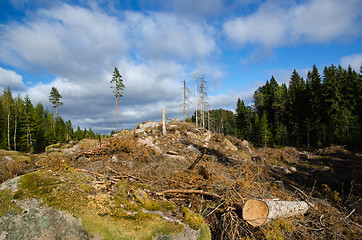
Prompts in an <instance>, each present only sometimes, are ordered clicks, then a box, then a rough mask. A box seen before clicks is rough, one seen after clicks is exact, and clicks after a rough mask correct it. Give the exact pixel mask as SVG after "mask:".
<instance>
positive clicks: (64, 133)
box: [0, 87, 99, 152]
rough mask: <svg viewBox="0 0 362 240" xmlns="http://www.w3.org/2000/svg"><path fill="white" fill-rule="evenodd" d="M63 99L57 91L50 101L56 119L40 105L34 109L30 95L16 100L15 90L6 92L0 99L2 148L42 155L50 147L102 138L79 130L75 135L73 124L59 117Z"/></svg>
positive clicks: (53, 93) (89, 131)
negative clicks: (74, 141)
mask: <svg viewBox="0 0 362 240" xmlns="http://www.w3.org/2000/svg"><path fill="white" fill-rule="evenodd" d="M60 98H61V95H60V94H59V92H58V91H57V89H56V88H54V87H53V88H52V91H51V93H50V96H49V101H50V102H51V103H52V104H54V105H55V107H56V114H57V116H55V117H54V113H52V112H50V111H49V110H48V109H47V108H44V106H43V104H41V103H40V102H39V103H38V104H36V106H35V107H34V105H33V104H32V102H31V100H30V98H29V96H28V95H27V96H25V97H24V98H22V97H21V96H20V95H18V96H17V97H13V95H12V92H11V89H10V88H9V87H8V88H7V89H5V90H4V92H3V94H2V95H0V148H1V149H6V150H15V151H22V152H42V151H44V149H45V147H46V146H48V145H50V144H54V143H58V142H59V143H64V142H68V141H69V140H71V139H72V140H81V139H83V138H96V137H99V134H96V133H94V132H93V131H92V129H89V130H87V129H84V130H82V129H80V127H79V126H78V128H77V129H76V130H75V131H74V129H73V127H72V123H71V121H70V120H68V121H64V120H63V119H62V117H60V116H58V106H60V105H61V104H62V102H60Z"/></svg>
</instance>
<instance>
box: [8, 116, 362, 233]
mask: <svg viewBox="0 0 362 240" xmlns="http://www.w3.org/2000/svg"><path fill="white" fill-rule="evenodd" d="M2 158H3V159H2V161H7V160H6V159H5V158H4V157H2ZM31 159H35V160H32V161H30V162H26V163H24V164H25V165H29V166H28V167H27V169H29V168H31V167H30V166H32V167H33V168H34V169H39V168H40V169H54V170H59V169H67V168H72V169H77V170H78V171H82V172H85V173H89V174H91V175H94V176H97V177H98V178H99V179H98V181H100V182H103V183H104V184H103V190H102V191H105V192H107V191H111V190H112V188H113V187H114V184H112V182H119V181H121V179H127V180H129V181H133V182H143V183H145V184H147V185H149V186H152V188H153V189H155V190H156V191H157V192H158V193H159V194H164V196H165V197H166V198H167V199H168V200H169V201H171V202H173V203H174V204H175V205H177V206H179V207H187V208H189V209H191V210H193V211H194V212H196V213H199V214H201V215H202V216H203V217H204V218H205V220H206V223H207V224H208V225H209V227H210V229H211V232H212V239H242V238H244V239H250V238H251V239H264V238H268V239H326V238H338V239H358V238H359V237H360V236H361V235H362V226H361V225H362V218H361V214H362V200H361V192H362V189H361V187H362V186H361V183H362V181H361V175H362V155H361V153H357V152H351V151H348V150H346V149H345V148H343V147H339V146H332V147H330V148H325V149H321V150H316V151H304V150H303V149H300V150H297V149H296V148H292V147H285V148H281V149H272V148H262V149H256V148H253V147H252V146H250V145H249V144H248V143H247V142H246V141H242V140H240V139H236V138H233V137H230V136H227V137H225V136H223V135H222V134H218V133H213V132H209V131H207V130H206V129H203V128H198V127H196V126H195V125H194V124H191V123H185V122H180V121H177V120H175V121H172V122H169V123H167V134H166V135H162V126H161V125H160V124H157V123H156V122H151V123H148V122H146V123H143V124H140V125H139V127H138V128H136V129H135V130H131V131H128V130H124V131H122V132H120V133H118V134H117V135H115V136H113V137H111V138H109V139H102V141H101V142H99V141H98V140H83V141H81V142H79V143H72V144H69V145H64V146H58V147H57V148H56V149H52V151H51V152H49V153H47V154H42V155H37V156H36V158H35V157H31ZM191 166H192V167H191ZM22 167H24V166H22ZM21 173H22V171H19V174H21ZM8 178H10V176H9V177H8ZM4 180H5V179H2V181H4ZM247 199H259V200H270V199H278V200H281V201H306V202H307V203H308V204H309V205H310V207H309V210H308V211H307V213H306V214H304V215H300V216H295V217H292V218H281V219H278V220H275V221H271V222H269V223H267V224H265V225H263V226H260V227H257V228H255V227H252V226H250V225H249V224H248V223H247V222H246V221H245V220H244V219H243V218H242V209H243V205H244V203H245V201H246V200H247Z"/></svg>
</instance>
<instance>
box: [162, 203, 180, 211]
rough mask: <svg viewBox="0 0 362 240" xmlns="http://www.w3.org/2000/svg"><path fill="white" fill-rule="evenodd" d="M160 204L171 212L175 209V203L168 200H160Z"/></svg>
mask: <svg viewBox="0 0 362 240" xmlns="http://www.w3.org/2000/svg"><path fill="white" fill-rule="evenodd" d="M160 205H161V208H162V209H163V210H165V211H167V212H173V211H175V209H176V206H175V204H173V203H171V202H168V201H161V203H160Z"/></svg>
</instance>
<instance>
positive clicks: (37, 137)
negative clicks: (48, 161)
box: [33, 103, 46, 152]
mask: <svg viewBox="0 0 362 240" xmlns="http://www.w3.org/2000/svg"><path fill="white" fill-rule="evenodd" d="M33 118H34V128H35V129H34V150H35V151H36V152H42V151H44V149H45V146H46V141H45V129H44V121H43V119H44V108H43V105H42V104H41V103H38V104H37V105H36V106H35V108H34V117H33Z"/></svg>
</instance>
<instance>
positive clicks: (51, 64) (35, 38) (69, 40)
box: [0, 4, 128, 77]
mask: <svg viewBox="0 0 362 240" xmlns="http://www.w3.org/2000/svg"><path fill="white" fill-rule="evenodd" d="M1 38H2V39H1V41H0V43H1V44H0V45H1V47H0V56H1V57H0V60H1V61H2V62H5V63H8V64H12V65H14V66H17V67H21V68H24V69H28V70H29V69H30V70H33V69H41V70H46V71H48V72H50V73H51V74H55V75H58V76H68V77H69V76H74V75H82V74H86V73H89V74H94V73H97V72H99V70H101V71H102V70H103V69H102V67H104V66H107V65H110V64H112V62H114V61H115V59H116V58H117V57H118V56H119V54H122V53H124V52H125V51H126V49H127V47H128V46H127V41H126V40H125V36H124V29H123V28H122V24H119V22H118V21H117V20H116V19H115V18H114V17H110V16H108V15H106V14H104V13H102V12H100V11H97V10H93V11H91V10H89V9H85V8H80V7H75V6H70V5H66V4H64V5H61V6H59V7H57V8H53V9H49V10H39V11H38V12H37V13H36V15H35V17H32V18H31V19H30V20H27V21H25V23H24V24H23V23H15V22H13V23H10V24H8V25H7V26H5V27H3V29H2V31H1Z"/></svg>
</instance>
